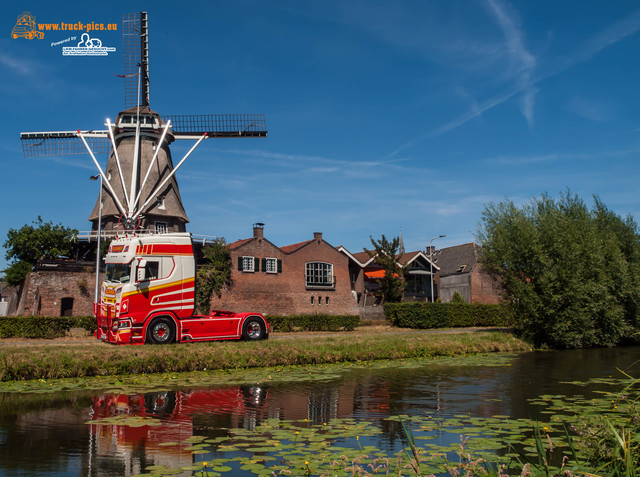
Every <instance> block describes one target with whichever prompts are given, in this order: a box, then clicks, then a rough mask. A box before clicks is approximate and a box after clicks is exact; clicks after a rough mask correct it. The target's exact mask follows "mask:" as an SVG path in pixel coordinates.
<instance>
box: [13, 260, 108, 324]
mask: <svg viewBox="0 0 640 477" xmlns="http://www.w3.org/2000/svg"><path fill="white" fill-rule="evenodd" d="M95 267H96V265H95V263H93V262H78V261H75V260H44V261H40V262H38V264H37V265H36V267H35V269H34V270H33V271H32V272H31V273H29V274H28V275H27V278H26V279H25V282H24V284H23V285H22V293H21V294H20V300H19V302H18V305H17V309H16V311H15V314H16V315H18V316H29V315H39V316H90V315H93V298H94V293H95V283H96V268H95ZM11 314H13V313H11Z"/></svg>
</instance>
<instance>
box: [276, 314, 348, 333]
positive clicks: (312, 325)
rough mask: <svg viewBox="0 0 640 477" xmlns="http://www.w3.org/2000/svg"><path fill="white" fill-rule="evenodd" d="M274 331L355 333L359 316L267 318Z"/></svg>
mask: <svg viewBox="0 0 640 477" xmlns="http://www.w3.org/2000/svg"><path fill="white" fill-rule="evenodd" d="M266 318H267V321H268V322H269V324H270V325H271V329H272V330H273V331H285V332H288V331H353V330H354V329H355V328H356V326H358V325H359V324H360V317H359V316H358V315H320V314H319V315H295V316H275V315H269V316H267V317H266Z"/></svg>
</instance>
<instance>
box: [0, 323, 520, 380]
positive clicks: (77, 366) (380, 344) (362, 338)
mask: <svg viewBox="0 0 640 477" xmlns="http://www.w3.org/2000/svg"><path fill="white" fill-rule="evenodd" d="M530 349H531V347H530V345H529V344H527V343H525V342H524V341H521V340H519V339H517V338H516V337H514V336H513V335H511V334H509V333H503V332H475V333H455V334H422V333H416V334H393V335H381V334H370V335H367V334H357V333H340V334H335V335H328V336H327V335H322V336H314V335H309V336H299V335H296V336H295V337H292V338H289V339H270V340H267V341H259V342H237V341H221V342H209V343H188V344H172V345H166V346H153V345H144V346H114V345H109V344H106V343H102V342H95V343H73V342H69V344H66V345H64V346H50V345H47V344H37V343H33V344H4V345H3V346H2V347H1V348H0V381H15V380H28V379H52V378H71V377H82V376H107V375H123V374H142V373H147V374H148V373H164V372H180V371H197V370H202V369H208V370H213V369H241V368H254V367H268V366H288V365H307V364H326V363H340V362H359V361H371V360H379V359H404V358H430V357H437V356H456V355H464V354H476V353H490V352H511V351H525V350H530Z"/></svg>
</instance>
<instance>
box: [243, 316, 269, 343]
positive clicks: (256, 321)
mask: <svg viewBox="0 0 640 477" xmlns="http://www.w3.org/2000/svg"><path fill="white" fill-rule="evenodd" d="M263 337H264V325H263V324H262V320H261V319H260V318H249V319H247V320H246V321H245V322H244V325H242V339H243V340H247V341H255V340H259V339H262V338H263Z"/></svg>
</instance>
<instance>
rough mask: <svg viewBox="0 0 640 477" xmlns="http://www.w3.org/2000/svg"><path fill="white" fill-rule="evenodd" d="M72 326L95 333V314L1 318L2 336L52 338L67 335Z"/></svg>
mask: <svg viewBox="0 0 640 477" xmlns="http://www.w3.org/2000/svg"><path fill="white" fill-rule="evenodd" d="M71 328H84V329H85V330H87V331H90V332H91V333H93V332H94V331H95V330H96V328H97V324H96V318H95V317H94V316H56V317H50V316H49V317H48V316H4V317H2V318H0V338H40V339H43V338H44V339H51V338H60V337H62V336H65V335H66V333H67V332H68V331H69V330H70V329H71Z"/></svg>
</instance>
